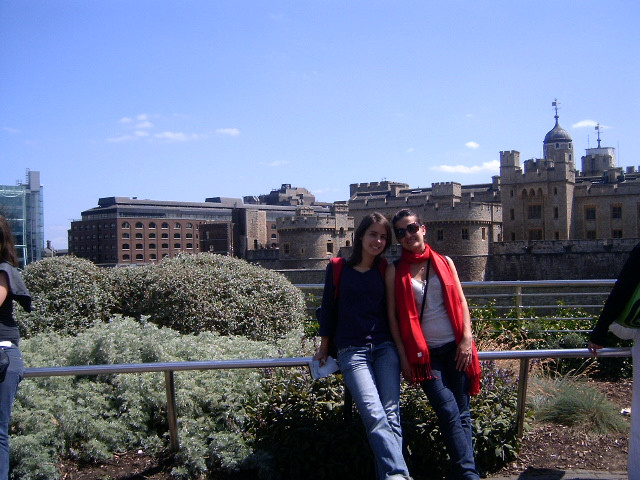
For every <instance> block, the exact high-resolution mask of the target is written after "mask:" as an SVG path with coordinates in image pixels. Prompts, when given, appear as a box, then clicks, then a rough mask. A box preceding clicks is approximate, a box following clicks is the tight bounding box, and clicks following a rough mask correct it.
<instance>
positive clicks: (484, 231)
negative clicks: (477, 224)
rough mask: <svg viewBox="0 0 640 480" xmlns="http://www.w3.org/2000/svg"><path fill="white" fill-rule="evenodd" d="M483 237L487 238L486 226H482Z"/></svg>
mask: <svg viewBox="0 0 640 480" xmlns="http://www.w3.org/2000/svg"><path fill="white" fill-rule="evenodd" d="M482 239H483V240H486V239H487V228H486V227H482Z"/></svg>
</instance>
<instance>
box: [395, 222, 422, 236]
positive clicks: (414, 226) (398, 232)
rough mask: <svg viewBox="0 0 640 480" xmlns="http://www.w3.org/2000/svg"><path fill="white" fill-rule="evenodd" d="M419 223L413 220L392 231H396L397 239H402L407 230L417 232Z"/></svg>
mask: <svg viewBox="0 0 640 480" xmlns="http://www.w3.org/2000/svg"><path fill="white" fill-rule="evenodd" d="M421 226H422V225H420V224H419V223H418V222H413V223H410V224H409V225H407V226H406V227H405V228H395V229H394V230H393V231H394V232H395V233H396V238H397V239H398V240H402V239H403V238H404V236H405V235H406V234H407V232H409V233H410V234H412V235H413V234H414V233H417V232H418V230H420V227H421Z"/></svg>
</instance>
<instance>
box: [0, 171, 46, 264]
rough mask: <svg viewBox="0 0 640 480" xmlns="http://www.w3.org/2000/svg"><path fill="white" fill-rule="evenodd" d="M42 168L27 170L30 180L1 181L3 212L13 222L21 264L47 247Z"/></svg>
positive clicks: (36, 258)
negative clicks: (39, 170)
mask: <svg viewBox="0 0 640 480" xmlns="http://www.w3.org/2000/svg"><path fill="white" fill-rule="evenodd" d="M42 190H43V189H42V186H41V185H40V172H36V171H30V170H27V176H26V182H25V183H19V182H18V184H17V185H0V215H3V216H4V217H5V218H6V219H7V220H8V221H9V224H10V225H11V230H12V232H13V237H14V240H15V243H16V250H17V253H18V261H19V263H20V267H24V266H25V265H27V264H29V263H31V262H35V261H36V260H40V259H41V258H42V254H43V251H44V212H43V203H42Z"/></svg>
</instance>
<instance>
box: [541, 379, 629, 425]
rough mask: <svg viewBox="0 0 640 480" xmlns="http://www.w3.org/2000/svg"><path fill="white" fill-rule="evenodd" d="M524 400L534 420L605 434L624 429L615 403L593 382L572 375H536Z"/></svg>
mask: <svg viewBox="0 0 640 480" xmlns="http://www.w3.org/2000/svg"><path fill="white" fill-rule="evenodd" d="M530 382H531V383H530V390H529V398H528V402H529V404H530V408H531V409H532V411H533V414H534V417H535V419H536V421H539V422H543V423H555V424H559V425H566V426H568V427H576V428H581V429H584V430H585V431H588V432H593V433H598V434H607V433H616V432H626V431H628V429H629V428H628V424H627V422H625V421H624V419H623V418H622V417H621V416H620V415H619V412H618V410H619V409H618V407H617V406H616V405H615V404H614V403H612V402H611V401H609V400H608V399H607V397H606V396H605V395H604V394H603V393H601V392H600V391H598V389H596V388H595V387H594V386H592V385H589V384H588V383H586V382H585V381H583V380H580V379H577V378H575V377H557V378H554V377H548V376H537V377H534V378H532V379H531V381H530Z"/></svg>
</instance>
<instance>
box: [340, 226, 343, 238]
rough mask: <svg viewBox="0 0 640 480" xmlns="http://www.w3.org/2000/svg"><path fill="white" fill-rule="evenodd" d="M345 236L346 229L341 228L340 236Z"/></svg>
mask: <svg viewBox="0 0 640 480" xmlns="http://www.w3.org/2000/svg"><path fill="white" fill-rule="evenodd" d="M342 235H344V227H340V236H342Z"/></svg>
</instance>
